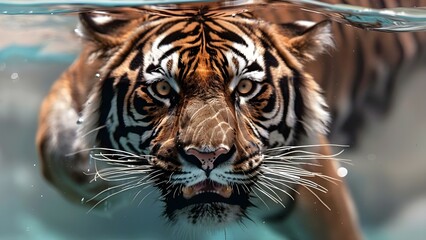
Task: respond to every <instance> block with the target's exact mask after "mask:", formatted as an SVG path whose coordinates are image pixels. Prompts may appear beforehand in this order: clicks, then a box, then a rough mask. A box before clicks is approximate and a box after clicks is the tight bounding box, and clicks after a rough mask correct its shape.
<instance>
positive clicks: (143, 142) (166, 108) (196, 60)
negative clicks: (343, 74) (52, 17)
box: [36, 4, 362, 239]
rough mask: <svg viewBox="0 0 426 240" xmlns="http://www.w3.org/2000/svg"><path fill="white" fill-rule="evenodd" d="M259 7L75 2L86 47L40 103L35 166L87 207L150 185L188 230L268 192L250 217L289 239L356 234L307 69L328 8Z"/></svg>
mask: <svg viewBox="0 0 426 240" xmlns="http://www.w3.org/2000/svg"><path fill="white" fill-rule="evenodd" d="M186 6H187V5H186ZM290 15H291V14H290ZM123 16H124V17H123ZM267 17H268V16H267V14H263V15H262V14H260V13H259V12H256V10H254V11H228V10H227V11H224V10H223V9H217V8H215V7H214V5H209V4H201V5H200V4H197V5H194V6H193V7H185V8H178V9H157V8H121V9H109V10H107V11H85V12H82V13H79V19H80V25H81V26H80V27H79V28H78V34H79V35H81V37H82V39H83V49H82V51H81V53H80V56H79V57H78V58H77V60H76V61H75V62H74V63H73V64H72V65H71V66H70V68H69V69H68V70H66V71H65V72H64V73H63V75H62V76H61V77H60V78H59V79H58V80H57V81H56V82H55V84H54V85H53V86H52V89H51V91H50V93H49V94H48V95H47V97H46V98H45V100H44V101H43V103H42V106H41V110H40V117H39V126H38V131H37V136H36V145H37V148H38V152H39V155H40V160H41V166H42V172H43V175H44V176H45V178H46V179H47V180H48V181H49V182H51V183H52V184H53V185H54V186H55V187H56V188H58V189H59V190H60V191H61V193H62V194H64V195H65V197H67V198H68V199H70V200H72V201H74V202H78V203H80V201H81V199H90V201H88V202H87V205H89V206H92V208H94V209H96V207H97V206H98V204H99V203H101V202H103V201H105V200H106V199H108V198H109V197H110V196H112V195H116V194H121V193H122V192H125V191H129V190H132V189H134V190H140V191H142V190H143V189H145V188H147V187H151V188H153V189H154V190H156V191H158V192H159V193H160V196H161V201H162V203H163V213H162V214H163V215H164V216H165V219H166V220H167V221H168V222H170V223H171V225H173V226H177V227H179V228H185V229H188V231H192V230H194V229H199V230H201V231H204V230H206V229H213V230H217V229H223V228H225V227H226V226H227V225H228V224H231V223H238V222H241V221H243V220H244V219H251V218H253V217H254V216H252V215H251V214H250V213H251V212H252V211H250V210H251V209H254V208H255V207H257V208H260V207H261V204H264V205H266V207H268V208H269V207H270V206H272V204H275V206H276V207H278V209H279V210H276V207H274V208H273V209H272V211H264V208H261V209H260V211H258V212H256V214H255V215H256V216H255V217H259V218H262V219H269V220H270V221H269V220H268V223H270V225H271V226H272V227H273V228H274V229H275V230H277V232H280V233H282V234H283V235H286V236H289V237H290V238H291V239H362V234H361V231H360V229H359V224H358V221H357V217H356V211H355V207H354V205H353V203H352V200H351V197H350V193H349V191H348V189H347V187H346V184H345V182H344V180H343V179H341V178H340V177H339V176H338V175H337V168H338V163H337V162H336V161H333V160H332V159H333V158H334V156H335V154H334V152H333V149H332V145H330V144H329V141H328V139H327V136H328V134H329V128H330V122H332V121H331V116H330V106H329V105H327V103H326V102H329V101H326V99H327V97H326V96H325V95H324V93H323V90H322V88H321V86H323V89H326V90H327V87H324V86H325V84H324V83H325V82H327V81H331V80H324V79H322V78H321V77H322V76H324V75H321V74H317V73H316V71H318V69H319V71H325V70H324V69H322V68H318V67H316V68H315V66H318V64H317V65H316V61H315V59H321V58H323V57H324V55H327V54H324V53H325V52H328V51H331V50H330V49H332V48H333V46H334V45H337V46H339V44H340V43H339V42H337V43H334V41H333V38H332V25H331V23H330V21H328V20H321V21H318V22H305V21H294V22H290V23H284V24H283V23H273V22H272V21H271V22H269V21H267V20H265V19H267ZM328 57H329V56H328ZM337 61H338V60H337ZM307 69H310V70H311V71H312V73H313V74H310V73H309V71H308V70H307ZM313 76H315V78H314V77H313ZM331 107H332V108H331V109H332V110H333V109H336V107H335V106H333V105H331ZM332 114H333V112H332ZM332 117H334V116H333V115H332ZM333 124H334V122H333ZM305 142H309V143H312V144H311V145H304V143H305ZM303 146H308V147H309V146H312V147H316V149H315V151H313V152H309V151H308V150H306V149H305V148H303ZM297 153H302V154H303V155H302V156H297ZM294 154H296V156H294ZM299 158H300V159H302V160H300V159H299ZM137 194H138V193H137ZM105 195H106V197H105ZM320 203H321V204H320ZM319 205H320V206H319ZM274 219H275V220H276V219H278V221H275V220H274ZM283 219H284V220H283ZM281 220H283V221H281ZM301 227H302V229H303V230H302V231H301V230H300V228H301Z"/></svg>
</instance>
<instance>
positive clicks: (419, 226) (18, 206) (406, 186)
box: [0, 0, 426, 240]
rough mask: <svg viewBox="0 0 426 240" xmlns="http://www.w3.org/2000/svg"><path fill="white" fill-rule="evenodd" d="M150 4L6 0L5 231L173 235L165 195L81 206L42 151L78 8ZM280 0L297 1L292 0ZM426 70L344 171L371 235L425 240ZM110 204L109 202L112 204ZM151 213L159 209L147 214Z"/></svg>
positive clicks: (409, 17)
mask: <svg viewBox="0 0 426 240" xmlns="http://www.w3.org/2000/svg"><path fill="white" fill-rule="evenodd" d="M141 2H142V1H118V0H117V1H73V2H72V3H73V4H72V5H70V4H69V3H68V4H67V3H66V2H65V1H63V2H60V1H2V2H1V3H0V14H1V15H0V36H1V37H0V191H1V193H0V196H1V197H0V239H123V238H126V239H167V237H166V236H170V235H169V234H170V233H168V232H167V231H166V230H164V229H165V226H164V225H163V224H162V221H161V218H160V216H158V214H156V213H157V212H158V211H159V209H157V208H156V207H155V205H154V204H153V203H154V201H155V198H156V196H153V197H152V198H150V199H146V200H145V201H144V204H143V206H140V207H138V206H137V203H136V204H134V203H133V204H130V206H129V207H128V208H126V209H124V210H122V211H120V212H118V213H116V214H114V215H111V216H98V215H96V214H94V213H89V214H88V213H86V209H83V208H80V206H78V205H79V204H70V203H69V202H68V201H66V200H65V199H64V198H63V197H62V196H61V195H60V194H59V193H58V192H57V190H56V189H53V188H52V187H51V186H50V185H48V184H47V183H46V181H45V180H44V179H43V178H42V177H41V174H40V171H39V168H40V164H39V163H38V160H37V154H36V152H35V150H34V134H35V129H36V122H37V114H38V113H37V112H38V108H39V104H40V102H41V100H42V98H43V97H44V96H45V94H47V92H48V90H49V88H50V86H51V84H52V82H53V81H54V80H55V79H56V78H57V77H58V76H59V75H60V74H61V73H62V72H63V71H64V70H65V69H66V68H67V67H68V65H69V64H70V63H71V62H72V60H73V59H74V58H75V56H76V55H77V54H78V51H79V48H80V42H79V39H78V37H77V36H76V35H75V34H74V28H75V26H76V17H75V13H77V12H78V11H79V9H80V8H81V7H84V8H86V9H89V8H95V7H96V8H97V7H102V8H109V7H112V6H118V5H120V6H123V5H132V4H140V3H141ZM181 2H182V1H181ZM285 2H287V3H291V5H290V6H297V7H302V8H303V9H306V10H308V11H310V12H315V13H312V14H318V13H319V14H325V15H327V16H331V17H332V18H333V19H334V20H336V21H339V22H344V23H347V24H352V25H355V26H357V27H362V28H366V29H369V30H378V31H390V32H398V31H418V30H421V29H426V23H425V22H424V21H425V14H426V13H425V10H424V9H423V8H419V7H418V6H417V7H416V8H404V9H395V8H394V9H387V10H374V9H365V8H359V7H354V6H348V5H330V4H325V3H321V2H318V1H285ZM143 3H144V4H157V3H162V4H163V3H164V1H143ZM246 3H247V2H245V1H239V2H238V4H239V5H241V4H246ZM274 4H276V6H277V7H281V6H289V5H288V4H287V5H284V4H283V2H280V3H274ZM424 6H426V4H424ZM234 7H238V8H240V7H243V8H253V7H262V6H261V5H250V6H247V5H244V6H234ZM411 7H414V6H411ZM392 34H396V33H392ZM398 36H400V35H398ZM354 51H355V50H354ZM423 66H424V65H423ZM425 76H426V70H425V69H424V67H423V68H422V67H420V68H418V69H417V70H416V71H413V72H411V73H410V74H407V75H406V76H404V78H403V80H404V81H401V83H403V84H399V85H398V88H400V89H399V90H400V91H399V93H398V94H397V96H396V99H398V100H397V101H394V104H393V109H394V110H393V111H392V113H391V115H390V116H389V117H388V118H387V119H386V120H385V119H381V120H380V121H375V122H374V123H371V124H369V125H367V126H366V127H365V128H366V130H365V131H364V134H363V138H362V139H361V141H360V144H359V146H358V148H357V150H356V151H353V152H351V153H346V155H345V157H346V158H349V159H353V165H349V166H344V169H343V168H342V170H341V171H343V172H344V173H342V174H343V175H346V179H347V180H348V182H349V185H350V187H351V190H352V192H353V195H354V198H355V201H356V203H357V206H358V209H359V212H360V218H361V220H362V224H363V225H362V227H363V230H364V232H365V234H366V238H367V239H372V240H378V239H386V240H399V239H405V238H407V239H410V240H412V239H414V240H420V239H424V237H423V236H425V234H426V231H425V229H426V219H425V216H426V190H425V188H424V186H425V185H426V179H425V174H424V171H425V169H426V165H425V161H424V156H425V155H426V152H425V149H426V145H425V143H426V138H425V136H426V128H425V125H424V123H425V122H426V110H425V108H424V106H423V104H424V102H426V96H425V95H424V90H425V89H426V84H425V83H426V81H424V79H425ZM402 162H403V163H402ZM345 169H346V170H345ZM79 201H80V200H79ZM81 201H82V202H84V201H85V199H81ZM104 207H105V208H108V204H106V205H105V206H104ZM107 214H108V213H105V215H107ZM145 215H148V216H154V217H152V218H150V219H146V218H144V217H141V216H145ZM155 216H157V217H155ZM141 231H143V233H141ZM224 236H225V233H218V234H216V235H213V236H210V237H209V238H208V239H207V240H219V239H224V238H225V237H224ZM226 239H253V240H257V239H266V240H275V239H277V240H278V239H281V238H280V237H279V236H277V235H276V234H275V233H274V232H273V231H271V230H270V229H269V228H268V223H267V222H264V223H262V222H261V223H257V224H254V225H251V224H248V226H247V228H244V227H243V228H238V227H237V228H231V229H228V230H227V232H226Z"/></svg>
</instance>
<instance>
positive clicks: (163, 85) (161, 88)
mask: <svg viewBox="0 0 426 240" xmlns="http://www.w3.org/2000/svg"><path fill="white" fill-rule="evenodd" d="M154 89H155V91H156V93H157V94H158V95H160V96H162V97H165V96H167V95H169V94H170V92H171V90H172V89H171V87H170V84H169V83H168V82H166V81H160V82H157V83H155V86H154Z"/></svg>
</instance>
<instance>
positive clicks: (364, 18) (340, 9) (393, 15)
mask: <svg viewBox="0 0 426 240" xmlns="http://www.w3.org/2000/svg"><path fill="white" fill-rule="evenodd" d="M189 2H197V1H196V0H178V1H161V0H146V1H145V0H133V1H119V0H99V1H96V0H92V1H58V0H56V1H50V0H45V1H22V0H20V1H16V0H15V1H13V0H6V1H2V3H0V14H9V15H23V14H65V13H73V12H78V11H80V9H81V8H83V7H84V8H85V9H90V8H109V7H125V6H140V5H155V4H163V5H164V4H168V3H189ZM231 2H232V1H231ZM258 2H260V1H250V0H242V1H234V3H232V4H230V3H228V4H227V6H229V5H233V6H235V7H240V6H243V7H244V8H250V7H259V6H261V5H262V4H260V3H258ZM268 4H269V5H271V4H275V5H277V7H279V6H280V5H288V4H292V5H293V6H298V7H301V8H304V9H306V10H308V11H313V12H317V13H321V14H323V15H326V16H328V17H330V18H332V19H333V20H335V21H338V22H342V23H347V24H350V25H354V26H358V27H362V28H365V29H370V30H377V31H390V32H398V31H420V30H426V9H425V8H422V7H419V6H417V7H415V8H414V7H413V8H386V9H373V8H363V7H359V6H352V5H346V4H329V3H324V2H321V1H312V0H281V1H272V3H268Z"/></svg>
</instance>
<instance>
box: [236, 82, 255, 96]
mask: <svg viewBox="0 0 426 240" xmlns="http://www.w3.org/2000/svg"><path fill="white" fill-rule="evenodd" d="M252 89H253V82H252V81H250V80H249V79H243V80H241V81H240V82H239V83H238V86H237V91H238V93H239V94H241V95H247V94H249V93H250V92H251V91H252Z"/></svg>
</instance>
